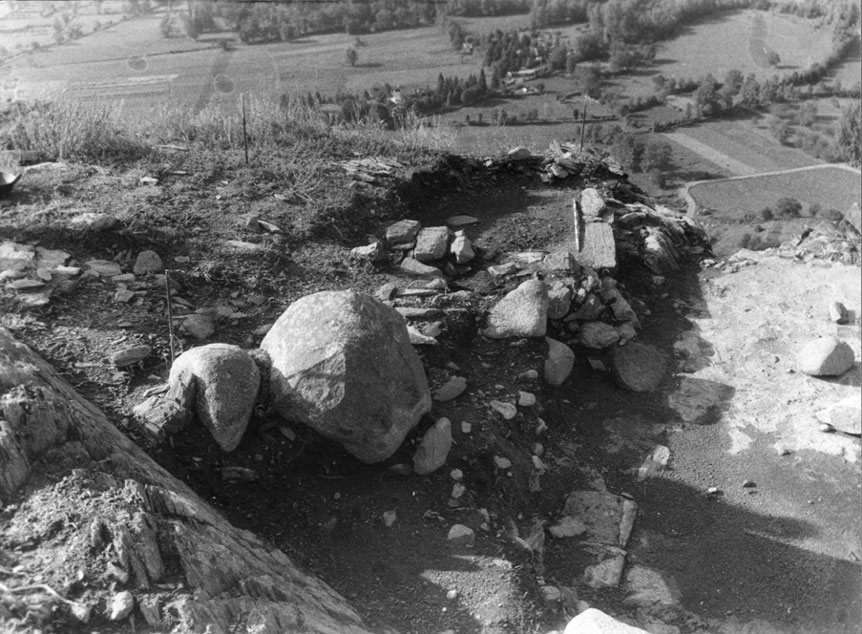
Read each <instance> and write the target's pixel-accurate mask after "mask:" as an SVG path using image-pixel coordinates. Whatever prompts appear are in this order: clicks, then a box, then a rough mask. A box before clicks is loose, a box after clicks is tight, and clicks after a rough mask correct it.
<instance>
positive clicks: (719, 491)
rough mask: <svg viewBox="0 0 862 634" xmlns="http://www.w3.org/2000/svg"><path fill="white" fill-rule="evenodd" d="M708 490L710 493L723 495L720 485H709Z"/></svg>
mask: <svg viewBox="0 0 862 634" xmlns="http://www.w3.org/2000/svg"><path fill="white" fill-rule="evenodd" d="M706 492H707V493H708V494H709V495H721V490H720V489H719V488H718V487H709V488H708V489H707V490H706Z"/></svg>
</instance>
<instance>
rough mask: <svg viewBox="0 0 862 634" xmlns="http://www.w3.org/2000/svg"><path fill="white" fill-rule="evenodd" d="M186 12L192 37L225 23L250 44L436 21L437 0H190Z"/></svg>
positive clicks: (394, 27) (385, 29) (376, 29)
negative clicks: (283, 0)
mask: <svg viewBox="0 0 862 634" xmlns="http://www.w3.org/2000/svg"><path fill="white" fill-rule="evenodd" d="M189 4H190V10H189V13H188V14H187V15H186V16H185V18H184V20H185V22H186V32H187V33H188V34H189V35H190V36H191V37H197V36H198V35H200V34H201V33H205V32H207V31H213V30H217V29H218V26H217V24H218V22H217V20H218V21H220V22H221V23H222V24H223V25H224V28H228V29H232V30H237V31H239V34H240V39H242V41H243V42H247V43H256V42H271V41H287V40H290V39H293V38H295V37H300V36H303V35H309V34H313V33H327V32H334V31H346V32H347V33H351V34H359V33H370V32H374V31H388V30H391V29H403V28H410V27H415V26H419V25H424V24H432V23H433V22H434V19H435V17H436V15H437V12H436V7H435V4H434V3H433V2H415V1H412V0H373V1H371V2H315V1H314V0H307V1H302V0H299V1H297V2H236V1H235V0H215V1H214V2H213V1H212V0H190V2H189Z"/></svg>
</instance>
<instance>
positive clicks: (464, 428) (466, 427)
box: [461, 420, 473, 434]
mask: <svg viewBox="0 0 862 634" xmlns="http://www.w3.org/2000/svg"><path fill="white" fill-rule="evenodd" d="M472 431H473V425H472V424H470V423H468V422H467V421H466V420H465V421H462V423H461V433H462V434H469V433H472Z"/></svg>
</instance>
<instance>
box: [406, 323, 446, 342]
mask: <svg viewBox="0 0 862 634" xmlns="http://www.w3.org/2000/svg"><path fill="white" fill-rule="evenodd" d="M407 336H408V337H409V339H410V343H411V345H414V346H436V345H438V344H439V343H440V342H439V341H437V340H436V339H435V338H434V337H430V336H428V335H426V334H424V333H422V332H419V330H417V329H416V328H415V327H413V326H410V325H408V326H407Z"/></svg>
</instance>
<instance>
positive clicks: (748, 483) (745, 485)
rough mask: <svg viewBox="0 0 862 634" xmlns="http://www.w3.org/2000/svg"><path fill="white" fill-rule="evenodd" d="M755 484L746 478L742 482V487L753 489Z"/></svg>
mask: <svg viewBox="0 0 862 634" xmlns="http://www.w3.org/2000/svg"><path fill="white" fill-rule="evenodd" d="M756 486H757V484H756V483H755V482H752V481H751V480H746V481H745V482H743V483H742V487H743V488H745V489H753V488H754V487H756Z"/></svg>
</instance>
